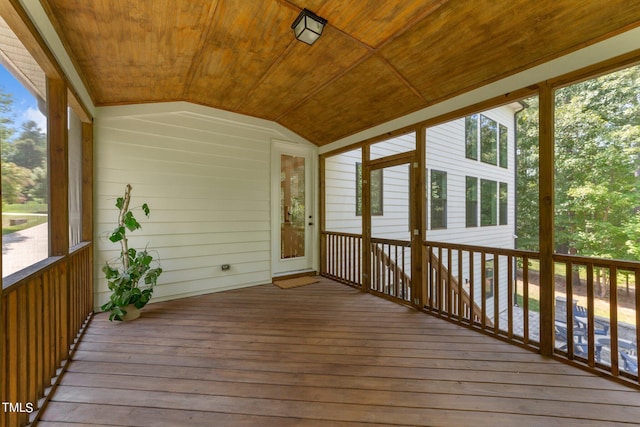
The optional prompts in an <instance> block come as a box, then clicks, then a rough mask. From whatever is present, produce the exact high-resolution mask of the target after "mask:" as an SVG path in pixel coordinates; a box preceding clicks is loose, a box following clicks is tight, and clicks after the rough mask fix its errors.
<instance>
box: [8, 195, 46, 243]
mask: <svg viewBox="0 0 640 427" xmlns="http://www.w3.org/2000/svg"><path fill="white" fill-rule="evenodd" d="M47 210H48V206H47V205H46V204H44V203H37V202H27V203H24V204H13V205H3V206H2V235H5V234H9V233H15V232H16V231H20V230H25V229H27V228H31V227H34V226H36V225H39V224H44V223H45V222H47V221H48V220H49V217H48V216H47ZM11 220H24V222H21V223H20V224H15V225H11Z"/></svg>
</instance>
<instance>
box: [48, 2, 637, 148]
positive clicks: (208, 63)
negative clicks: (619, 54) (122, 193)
mask: <svg viewBox="0 0 640 427" xmlns="http://www.w3.org/2000/svg"><path fill="white" fill-rule="evenodd" d="M41 2H42V4H43V6H44V8H45V10H46V11H47V13H48V15H49V17H50V19H51V21H52V23H53V25H54V27H55V28H56V30H57V31H58V33H59V35H60V37H61V39H62V41H63V43H64V44H65V45H66V47H67V50H68V51H69V54H70V56H71V58H72V60H73V61H74V62H75V64H76V67H77V68H78V71H79V73H80V75H81V77H82V79H83V80H84V83H85V85H86V86H87V89H88V91H89V93H90V94H91V96H92V98H93V101H94V103H95V104H96V105H97V106H104V105H118V104H131V103H146V102H161V101H190V102H194V103H198V104H204V105H208V106H211V107H215V108H220V109H224V110H229V111H233V112H237V113H241V114H247V115H250V116H255V117H260V118H264V119H268V120H273V121H275V122H278V123H280V124H282V125H283V126H285V127H287V128H289V129H291V130H292V131H294V132H296V133H298V134H299V135H301V136H303V137H305V138H306V139H308V140H309V141H311V142H313V143H315V144H317V145H324V144H328V143H330V142H333V141H335V140H337V139H340V138H342V137H345V136H348V135H351V134H354V133H356V132H359V131H361V130H364V129H367V128H370V127H372V126H375V125H377V124H380V123H383V122H385V121H388V120H390V119H393V118H396V117H399V116H402V115H405V114H407V113H410V112H413V111H416V110H418V109H421V108H424V107H427V106H429V105H431V104H434V103H437V102H440V101H442V100H444V99H447V98H450V97H452V96H455V95H457V94H460V93H463V92H466V91H468V90H471V89H474V88H477V87H479V86H482V85H484V84H487V83H490V82H492V81H496V80H498V79H500V78H503V77H506V76H508V75H511V74H514V73H516V72H519V71H522V70H524V69H527V68H530V67H532V66H535V65H538V64H540V63H543V62H546V61H548V60H551V59H554V58H557V57H559V56H561V55H564V54H567V53H569V52H571V51H574V50H577V49H579V48H582V47H584V46H587V45H589V44H593V43H595V42H597V41H600V40H603V39H605V38H608V37H611V36H613V35H616V34H619V33H620V32H622V31H625V30H628V29H631V28H634V27H637V26H638V25H640V1H639V0H594V1H584V0H536V1H531V0H510V1H495V0H448V1H447V0H422V1H417V0H413V1H412V0H402V1H389V0H358V1H354V0H128V1H122V0H91V1H86V0H41ZM305 7H306V8H308V9H310V10H312V11H314V12H316V13H317V14H318V15H320V16H322V17H324V18H326V19H327V20H328V25H327V27H326V29H325V32H324V34H323V35H322V37H321V38H320V39H319V40H318V41H317V42H316V43H315V44H314V45H313V46H308V45H306V44H304V43H301V42H298V41H297V40H295V38H294V37H293V33H292V30H291V28H290V27H291V23H292V22H293V21H294V19H295V18H296V16H297V15H298V14H299V12H300V10H301V9H302V8H305Z"/></svg>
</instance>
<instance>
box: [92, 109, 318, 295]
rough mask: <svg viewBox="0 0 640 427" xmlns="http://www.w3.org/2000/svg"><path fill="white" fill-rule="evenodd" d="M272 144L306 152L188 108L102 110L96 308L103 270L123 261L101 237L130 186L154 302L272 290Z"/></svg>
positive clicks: (239, 121) (271, 132)
mask: <svg viewBox="0 0 640 427" xmlns="http://www.w3.org/2000/svg"><path fill="white" fill-rule="evenodd" d="M272 139H279V140H289V141H295V142H299V143H305V142H304V141H303V140H302V139H301V138H300V137H297V136H295V135H293V134H292V133H291V132H288V131H286V130H285V129H284V128H282V127H280V126H279V125H277V124H275V123H271V122H266V121H263V120H259V119H254V118H250V117H245V116H240V115H237V114H232V113H228V112H222V111H219V110H214V109H211V108H206V107H201V106H196V105H193V104H188V103H167V104H154V105H141V106H126V107H105V108H100V109H99V110H98V115H97V117H96V120H95V233H96V235H95V242H96V251H95V260H96V305H100V304H102V303H104V302H105V301H106V300H107V298H108V288H107V284H106V281H105V279H104V278H103V275H102V272H101V271H100V269H101V267H102V265H103V264H104V262H105V260H107V259H111V258H113V257H114V256H117V255H118V253H119V246H118V245H117V244H113V243H111V242H110V241H109V240H108V239H107V236H108V235H109V234H110V232H111V230H112V229H113V228H114V227H115V223H116V220H117V213H118V212H117V209H116V208H115V206H114V204H115V200H116V198H117V197H121V196H122V194H123V193H124V187H125V184H127V183H130V184H131V185H132V186H133V192H132V206H140V205H141V204H142V203H144V202H146V203H148V204H149V207H150V208H151V217H150V219H148V220H147V219H146V218H144V215H143V214H142V213H140V215H139V216H138V219H139V221H140V223H141V224H142V230H138V231H136V232H135V233H132V236H131V237H132V238H131V246H132V247H135V248H144V246H145V245H147V244H148V245H149V248H150V249H152V250H154V251H157V254H158V256H159V258H160V260H161V263H162V267H163V269H164V272H163V274H162V276H161V277H160V279H159V282H158V286H157V287H156V290H155V293H154V299H153V301H161V300H166V299H172V298H177V297H183V296H187V295H196V294H200V293H208V292H213V291H221V290H226V289H232V288H239V287H244V286H251V285H255V284H262V283H268V282H269V281H270V280H271V270H270V253H271V250H270V244H271V225H270V187H269V185H270V175H271V172H270V146H271V141H272ZM222 264H230V265H231V268H230V270H228V271H221V268H220V266H221V265H222Z"/></svg>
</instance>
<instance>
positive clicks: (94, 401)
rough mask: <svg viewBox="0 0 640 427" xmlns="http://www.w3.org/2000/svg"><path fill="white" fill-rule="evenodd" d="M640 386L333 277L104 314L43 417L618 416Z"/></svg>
mask: <svg viewBox="0 0 640 427" xmlns="http://www.w3.org/2000/svg"><path fill="white" fill-rule="evenodd" d="M639 420H640V392H638V391H637V390H635V389H632V388H628V387H626V386H624V385H621V384H618V383H615V382H613V381H610V380H607V379H605V378H601V377H598V376H596V375H592V374H589V373H587V372H585V371H582V370H580V369H578V368H574V367H571V366H569V365H566V364H563V363H559V362H557V361H555V360H553V359H549V358H544V357H542V356H540V355H537V354H534V353H532V352H529V351H527V350H524V349H521V348H519V347H517V346H513V345H509V344H506V343H504V342H502V341H500V340H497V339H494V338H492V337H489V336H485V335H483V334H480V333H477V332H475V331H471V330H469V329H466V328H461V327H459V326H457V325H454V324H452V323H449V322H446V321H443V320H440V319H437V318H434V317H432V316H429V315H427V314H424V313H419V312H416V311H414V310H411V309H409V308H407V307H404V306H400V305H397V304H394V303H392V302H389V301H386V300H383V299H380V298H377V297H374V296H372V295H368V294H363V293H361V292H359V291H357V290H354V289H352V288H349V287H347V286H344V285H341V284H337V283H335V282H332V281H330V280H327V279H322V280H321V281H320V282H319V283H316V284H313V285H308V286H304V287H301V288H294V289H288V290H282V289H279V288H277V287H275V286H271V285H264V286H257V287H253V288H246V289H240V290H234V291H228V292H222V293H218V294H210V295H205V296H200V297H193V298H187V299H183V300H178V301H171V302H162V303H157V304H152V305H149V306H148V307H146V308H145V310H144V311H143V315H142V317H141V318H140V319H138V320H136V321H135V322H130V323H125V324H112V323H110V322H108V321H107V320H106V316H105V315H104V314H99V315H97V316H95V318H94V320H93V321H92V322H91V324H90V326H89V328H88V329H87V331H86V332H85V335H84V337H83V339H82V341H81V342H80V343H79V345H78V348H77V351H76V353H75V354H74V357H73V360H72V361H71V362H70V363H69V364H68V367H67V372H66V373H65V374H64V376H63V378H62V380H61V384H60V385H59V387H58V388H57V389H56V391H55V393H54V395H53V396H52V401H51V403H49V405H48V406H47V408H46V409H45V410H44V411H43V413H42V414H41V425H42V426H44V427H59V426H62V425H65V423H70V425H71V423H73V425H76V426H77V425H82V424H83V423H84V424H97V425H100V424H102V425H140V426H143V425H153V426H164V425H231V426H234V425H261V426H262V425H266V426H271V425H274V426H276V425H282V426H289V425H303V426H305V425H327V426H332V425H347V426H349V425H353V426H357V425H365V424H366V425H434V426H438V425H441V426H456V425H469V424H473V425H476V426H483V425H487V426H489V425H491V426H495V425H515V424H518V425H520V426H529V425H530V426H539V425H543V424H548V425H554V426H569V425H580V426H590V425H593V426H596V425H597V426H603V425H606V426H614V425H627V426H628V425H634V424H636V425H637V423H638V422H639Z"/></svg>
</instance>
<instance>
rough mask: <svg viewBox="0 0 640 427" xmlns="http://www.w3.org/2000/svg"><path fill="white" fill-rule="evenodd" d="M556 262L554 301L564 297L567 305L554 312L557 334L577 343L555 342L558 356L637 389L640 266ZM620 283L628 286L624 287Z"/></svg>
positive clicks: (559, 258) (558, 258) (570, 259)
mask: <svg viewBox="0 0 640 427" xmlns="http://www.w3.org/2000/svg"><path fill="white" fill-rule="evenodd" d="M553 258H554V262H555V274H556V276H555V277H556V283H555V286H556V295H558V294H559V293H562V294H563V295H565V297H564V300H565V301H566V303H565V306H564V307H563V308H564V310H562V312H556V330H557V331H559V332H562V334H564V335H565V336H566V337H573V339H568V338H567V339H565V340H562V339H560V338H559V337H556V350H555V351H556V353H558V354H561V355H563V356H565V357H567V358H568V359H570V360H573V361H576V362H578V363H581V364H586V365H587V366H589V367H590V368H594V369H597V370H600V371H602V370H604V371H606V372H608V373H609V374H611V375H612V376H614V377H621V378H623V379H629V380H632V381H634V382H636V383H637V382H638V350H639V349H638V342H640V330H639V329H638V325H640V312H639V311H638V307H640V293H638V286H639V285H640V263H639V262H629V261H617V260H611V259H603V258H591V257H579V256H570V255H560V254H555V255H554V257H553ZM620 281H622V282H626V283H625V284H622V286H620V285H621V284H620V283H619V282H620ZM630 281H632V282H633V291H631V290H630V289H629V288H630V286H629V282H630ZM563 338H564V337H563ZM563 341H564V342H563Z"/></svg>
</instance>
